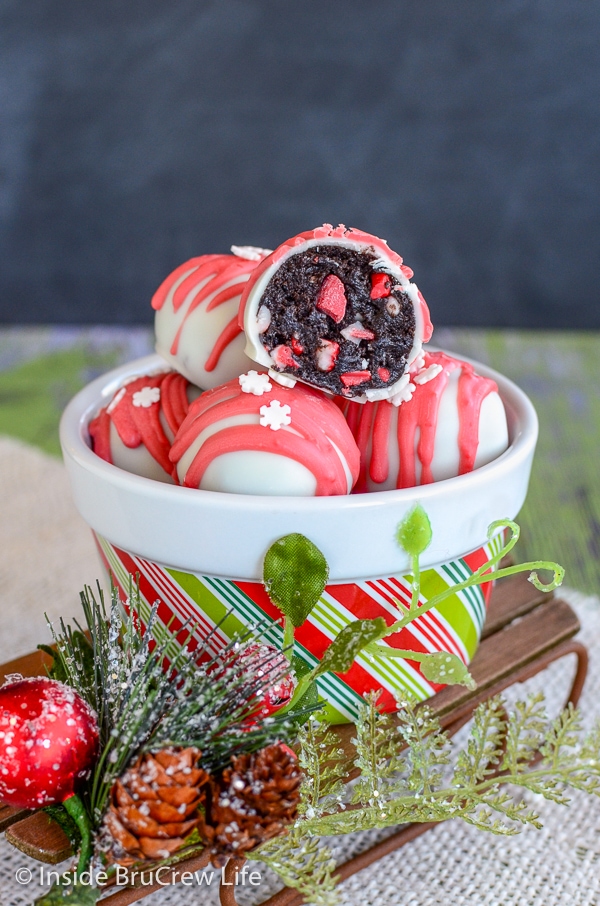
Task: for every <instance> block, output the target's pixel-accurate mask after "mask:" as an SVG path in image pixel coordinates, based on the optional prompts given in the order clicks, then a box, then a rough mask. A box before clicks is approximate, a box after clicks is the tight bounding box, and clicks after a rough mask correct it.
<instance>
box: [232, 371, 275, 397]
mask: <svg viewBox="0 0 600 906" xmlns="http://www.w3.org/2000/svg"><path fill="white" fill-rule="evenodd" d="M238 380H239V382H240V387H241V388H242V393H252V394H253V395H254V396H262V395H263V393H270V391H271V390H272V389H273V384H272V383H271V381H270V380H269V375H268V374H264V373H262V374H259V373H258V371H249V372H248V374H240V376H239V378H238Z"/></svg>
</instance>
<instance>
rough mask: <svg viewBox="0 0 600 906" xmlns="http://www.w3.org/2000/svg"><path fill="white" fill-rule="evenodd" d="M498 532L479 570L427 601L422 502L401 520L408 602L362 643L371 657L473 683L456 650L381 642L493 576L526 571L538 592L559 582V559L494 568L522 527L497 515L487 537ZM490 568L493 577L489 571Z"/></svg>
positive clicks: (427, 537) (427, 530)
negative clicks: (499, 541)
mask: <svg viewBox="0 0 600 906" xmlns="http://www.w3.org/2000/svg"><path fill="white" fill-rule="evenodd" d="M499 533H501V534H502V535H503V537H504V539H505V541H504V544H503V545H502V546H501V547H499V549H498V551H497V552H496V553H495V554H493V555H492V557H490V559H489V560H487V561H486V562H485V563H484V564H482V566H480V567H479V569H477V570H475V572H474V573H473V574H472V575H470V576H469V577H468V579H465V580H464V581H463V582H458V583H456V584H455V585H451V586H450V587H449V588H447V589H445V590H444V591H442V592H440V593H439V594H437V595H433V596H432V597H431V598H429V600H427V601H421V599H420V595H421V569H420V556H421V554H422V553H423V552H424V551H425V550H426V549H427V547H428V546H429V544H430V543H431V538H432V532H431V525H430V522H429V518H428V516H427V514H426V512H425V510H424V509H423V507H422V506H421V505H420V504H417V505H416V506H415V507H414V508H413V509H412V510H411V512H410V513H408V515H407V516H406V517H405V518H404V519H403V520H402V522H401V523H400V525H399V526H398V530H397V532H396V539H397V541H398V544H399V545H400V546H401V547H402V548H404V550H405V552H406V553H407V554H408V555H409V557H410V561H411V570H412V575H411V586H412V596H411V601H410V605H409V606H408V608H407V607H405V606H404V605H403V604H402V602H401V601H398V600H397V601H396V606H397V607H398V619H397V620H395V621H394V622H393V623H391V624H390V625H389V626H386V627H385V629H384V630H383V631H382V633H381V635H380V636H379V638H378V639H374V640H372V641H370V642H368V643H367V644H366V645H365V651H366V653H367V654H368V655H370V656H371V657H374V658H375V657H383V658H390V657H392V658H405V659H407V660H412V661H418V662H420V663H421V665H422V666H421V670H422V672H423V675H424V676H425V677H426V679H428V680H431V681H432V682H436V683H443V684H445V685H453V684H461V685H465V686H468V687H469V688H471V689H473V688H475V683H474V681H473V678H472V676H471V675H470V673H469V671H468V670H467V669H466V667H465V665H464V664H463V662H462V661H461V660H460V658H459V657H457V655H455V654H450V653H449V652H448V653H443V654H442V655H441V656H440V654H439V653H432V654H424V653H423V652H419V651H406V650H401V649H398V648H393V647H391V646H388V645H381V644H380V641H382V640H383V639H385V638H387V637H388V636H393V635H395V634H396V633H398V632H401V631H402V630H403V629H404V628H405V627H406V626H408V625H409V623H412V621H413V620H415V619H417V618H418V617H421V616H423V615H424V614H426V613H427V612H428V611H429V610H431V609H432V608H434V607H439V605H440V604H442V603H443V602H444V601H445V600H446V599H447V598H449V597H450V596H451V595H455V594H457V593H459V592H461V591H464V590H465V589H467V588H471V587H473V586H475V585H483V584H484V583H486V582H489V581H490V579H491V578H494V579H500V578H503V577H504V576H512V575H515V574H516V573H522V572H529V574H530V575H529V581H530V582H531V583H532V585H534V586H535V587H536V588H537V589H538V590H539V591H545V592H550V591H553V590H554V589H555V588H558V586H559V585H561V583H562V581H563V578H564V574H565V571H564V569H563V567H562V566H560V565H559V564H558V563H554V562H553V561H549V560H536V561H532V562H529V563H517V564H513V565H511V566H505V567H501V568H497V567H498V564H500V563H501V561H502V560H503V559H504V558H505V557H506V556H507V555H508V554H509V553H510V551H511V550H512V549H513V547H514V546H515V544H516V543H517V541H518V540H519V535H520V533H521V530H520V528H519V526H518V525H517V523H516V522H512V520H510V519H499V520H497V521H496V522H493V523H492V524H491V525H490V526H489V528H488V539H489V540H490V541H491V540H492V539H493V538H494V537H495V536H496V535H498V534H499ZM538 570H548V571H549V572H551V573H552V578H551V579H550V581H549V582H547V583H544V582H542V581H541V580H540V579H539V577H538V574H537V571H538ZM492 573H493V576H492V575H491V574H492Z"/></svg>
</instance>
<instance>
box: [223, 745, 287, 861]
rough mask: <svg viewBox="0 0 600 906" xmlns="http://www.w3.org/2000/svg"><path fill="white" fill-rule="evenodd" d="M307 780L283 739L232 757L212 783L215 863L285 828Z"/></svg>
mask: <svg viewBox="0 0 600 906" xmlns="http://www.w3.org/2000/svg"><path fill="white" fill-rule="evenodd" d="M301 780H302V772H301V770H300V767H299V765H298V761H297V759H296V757H295V756H294V755H293V753H290V750H289V749H287V750H286V748H284V747H283V746H280V745H271V746H266V748H264V749H261V751H260V752H257V753H255V754H252V755H238V756H236V757H234V758H232V767H230V768H225V770H224V771H223V774H222V776H221V780H220V783H219V782H216V781H215V780H212V783H211V790H212V801H211V803H210V807H209V808H208V809H207V816H209V817H207V822H208V823H209V824H210V825H211V827H210V828H208V829H207V830H208V834H207V840H209V841H210V838H211V837H212V842H213V853H214V856H213V863H214V864H215V865H217V866H219V865H222V864H224V862H226V861H227V856H229V855H232V854H233V855H239V854H241V853H244V852H248V851H249V850H251V849H254V848H255V847H256V846H259V844H261V843H264V841H265V840H270V839H271V837H276V836H278V835H279V834H281V833H283V831H284V830H285V826H286V825H287V824H290V823H291V822H292V821H294V819H295V818H296V813H297V808H298V800H299V798H300V783H301ZM211 830H212V834H211V833H210V831H211Z"/></svg>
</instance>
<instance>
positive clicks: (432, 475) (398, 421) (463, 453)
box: [338, 352, 508, 492]
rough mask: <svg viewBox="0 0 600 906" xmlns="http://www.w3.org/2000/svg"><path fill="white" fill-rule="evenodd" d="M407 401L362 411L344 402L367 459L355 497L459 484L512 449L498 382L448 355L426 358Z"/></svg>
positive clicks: (371, 405) (363, 458)
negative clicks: (464, 476)
mask: <svg viewBox="0 0 600 906" xmlns="http://www.w3.org/2000/svg"><path fill="white" fill-rule="evenodd" d="M420 365H421V367H420V368H419V369H418V370H416V371H415V372H413V373H412V374H411V375H410V381H409V383H408V384H407V387H406V399H405V401H404V402H403V403H402V405H401V406H399V407H396V406H393V405H391V404H390V403H388V402H386V401H385V400H383V401H380V402H377V403H367V404H366V405H364V406H356V405H355V404H354V403H347V402H346V401H345V400H341V399H339V400H338V402H339V405H340V408H341V409H342V411H343V412H344V413H345V415H346V418H347V421H348V424H349V426H350V428H351V430H352V433H353V434H354V437H355V439H356V442H357V444H358V447H359V450H360V454H361V468H360V476H359V479H358V482H357V484H356V487H355V491H357V492H364V491H389V490H392V489H393V488H408V487H414V486H416V485H422V484H429V483H431V482H434V481H442V480H443V479H445V478H454V477H456V476H457V475H462V474H464V473H466V472H471V471H473V469H477V468H479V467H480V466H483V465H485V464H486V463H488V462H491V461H492V460H493V459H496V458H497V457H498V456H500V455H501V454H502V453H503V452H504V451H505V450H506V448H507V447H508V427H507V423H506V412H505V410H504V404H503V403H502V400H501V399H500V396H499V394H498V388H497V386H496V384H495V382H494V381H492V380H490V379H489V378H484V377H481V376H480V375H478V374H476V373H475V371H474V370H473V367H472V366H471V365H469V364H468V363H466V362H462V361H460V360H459V359H456V358H453V357H452V356H449V355H447V354H446V353H444V352H425V354H424V356H423V357H422V360H421V363H420Z"/></svg>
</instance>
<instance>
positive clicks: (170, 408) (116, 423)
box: [89, 371, 201, 484]
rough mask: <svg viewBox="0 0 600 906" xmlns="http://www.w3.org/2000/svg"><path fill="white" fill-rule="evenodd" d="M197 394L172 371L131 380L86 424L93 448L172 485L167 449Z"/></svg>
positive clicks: (117, 463) (123, 465)
mask: <svg viewBox="0 0 600 906" xmlns="http://www.w3.org/2000/svg"><path fill="white" fill-rule="evenodd" d="M200 392H201V391H200V390H199V388H198V387H195V386H194V385H193V384H190V383H189V381H187V380H186V378H184V377H183V376H182V375H181V374H177V373H176V372H175V371H168V372H164V371H163V372H159V373H157V374H151V375H144V376H142V377H139V378H134V379H133V380H132V381H129V382H128V383H127V384H125V385H124V386H123V387H121V388H120V390H118V391H117V393H116V394H115V395H114V397H113V399H112V400H111V402H110V403H109V404H108V406H105V407H104V408H103V409H101V410H100V412H99V413H98V415H97V416H96V417H95V418H94V419H93V420H92V421H91V422H90V425H89V433H90V438H91V441H92V448H93V450H94V452H95V453H96V454H97V455H98V456H100V457H101V458H102V459H104V460H106V462H110V463H112V464H113V465H115V466H118V467H119V468H120V469H124V470H125V471H126V472H132V473H133V474H134V475H142V476H143V477H144V478H152V479H154V480H156V481H164V482H167V483H171V484H173V483H174V479H173V466H172V463H171V461H170V459H169V450H170V449H171V444H172V442H173V438H174V437H175V434H176V432H177V429H178V428H179V426H180V425H181V423H182V422H183V420H184V419H185V417H186V415H187V413H188V409H189V406H190V403H191V402H192V400H194V399H196V397H197V396H198V395H199V394H200Z"/></svg>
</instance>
